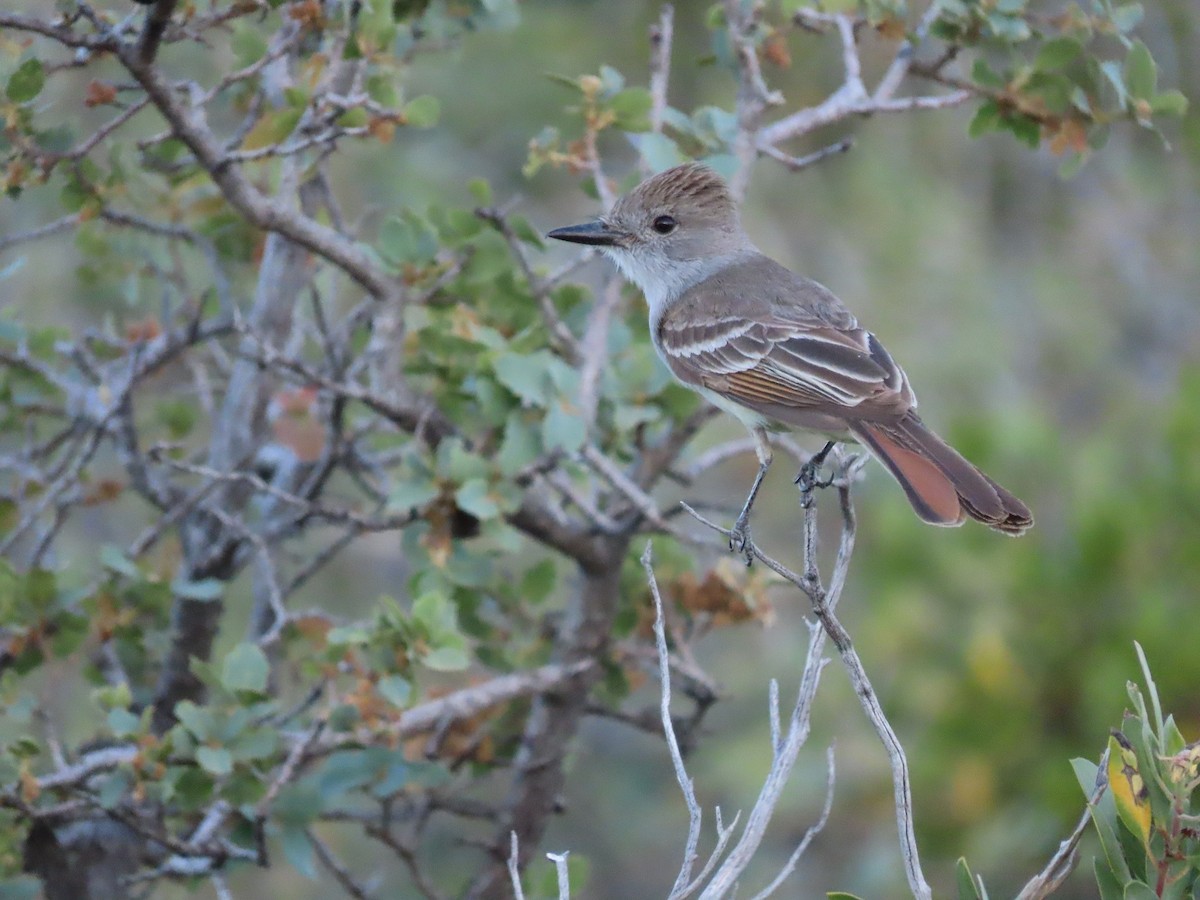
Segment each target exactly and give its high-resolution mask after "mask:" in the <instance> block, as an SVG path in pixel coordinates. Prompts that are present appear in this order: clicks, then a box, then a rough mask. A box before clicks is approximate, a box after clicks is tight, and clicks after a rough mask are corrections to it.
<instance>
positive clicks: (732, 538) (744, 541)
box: [729, 516, 754, 567]
mask: <svg viewBox="0 0 1200 900" xmlns="http://www.w3.org/2000/svg"><path fill="white" fill-rule="evenodd" d="M729 549H730V551H731V552H733V553H740V554H741V555H742V556H744V557H745V558H746V566H747V567H749V566H750V564H751V563H753V562H754V543H753V541H751V540H750V521H749V519H748V518H746V517H744V516H738V519H737V521H736V522H734V523H733V529H732V530H731V531H730V532H729Z"/></svg>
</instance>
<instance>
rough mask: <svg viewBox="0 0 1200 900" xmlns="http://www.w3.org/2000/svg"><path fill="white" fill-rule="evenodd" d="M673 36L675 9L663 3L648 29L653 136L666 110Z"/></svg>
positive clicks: (659, 126) (659, 128) (661, 123)
mask: <svg viewBox="0 0 1200 900" xmlns="http://www.w3.org/2000/svg"><path fill="white" fill-rule="evenodd" d="M674 35H675V7H673V6H672V5H671V4H670V3H664V4H663V8H662V11H661V12H660V13H659V15H658V23H657V24H655V25H653V26H651V28H650V130H651V131H652V132H654V133H655V134H658V133H660V132H661V131H662V126H663V113H664V112H666V109H667V84H668V80H669V78H670V70H671V43H672V41H673V39H674ZM647 174H648V173H647Z"/></svg>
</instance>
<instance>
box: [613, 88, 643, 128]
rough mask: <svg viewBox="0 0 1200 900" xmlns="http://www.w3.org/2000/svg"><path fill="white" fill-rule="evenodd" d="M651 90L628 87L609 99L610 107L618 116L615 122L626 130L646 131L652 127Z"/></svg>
mask: <svg viewBox="0 0 1200 900" xmlns="http://www.w3.org/2000/svg"><path fill="white" fill-rule="evenodd" d="M651 104H652V100H651V99H650V92H649V91H648V90H646V89H645V88H640V87H636V88H627V89H626V90H623V91H621V92H620V93H618V94H617V95H616V96H615V97H613V98H612V100H610V101H609V104H608V108H609V109H610V110H611V111H612V113H613V115H615V116H616V119H615V121H614V124H615V125H616V126H617V127H618V128H621V129H623V130H625V131H646V130H648V129H649V128H650V106H651Z"/></svg>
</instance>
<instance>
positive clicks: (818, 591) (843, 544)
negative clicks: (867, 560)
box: [684, 454, 932, 900]
mask: <svg viewBox="0 0 1200 900" xmlns="http://www.w3.org/2000/svg"><path fill="white" fill-rule="evenodd" d="M859 465H860V460H859V458H858V457H856V456H849V457H842V456H841V455H840V454H839V457H838V466H837V471H836V473H835V477H834V482H833V483H834V485H835V486H836V487H837V491H838V499H839V504H840V507H841V512H842V533H841V540H840V543H839V545H838V554H837V559H836V561H835V563H834V570H833V575H832V576H831V578H830V584H829V588H828V589H826V588H825V587H824V585H823V584H822V583H821V577H820V572H819V571H818V569H817V561H816V553H817V519H816V504H815V503H811V502H808V501H810V500H811V497H810V496H809V495H807V494H805V495H803V496H802V501H801V505H802V508H803V509H804V574H803V575H800V574H797V573H796V572H793V571H792V570H791V569H789V568H788V567H787V566H784V565H783V564H782V563H780V562H778V561H777V560H775V559H772V558H771V557H769V556H767V555H766V554H764V553H763V552H762V550H760V549H759V548H758V546H757V545H756V544H754V543H753V541H751V542H749V543H748V544H747V549H749V550H750V551H751V552H752V553H753V556H754V558H756V559H758V560H760V561H761V562H763V563H764V564H765V565H766V566H767V567H768V568H770V569H771V570H772V571H774V572H776V573H777V574H779V575H781V576H783V577H784V578H785V579H786V580H788V581H790V582H791V583H792V584H794V585H795V586H796V587H798V588H799V589H800V590H801V591H803V592H804V594H805V595H806V596H807V597H808V598H809V601H810V602H811V603H812V607H813V612H814V614H815V615H816V617H817V619H818V621H819V622H820V624H821V628H820V629H817V628H816V627H815V626H814V627H813V636H812V639H811V640H810V643H809V658H808V662H807V663H806V666H805V673H804V677H805V681H804V682H802V683H801V691H800V693H801V698H800V699H799V700H797V710H799V708H800V706H801V703H802V702H803V698H804V695H805V691H806V684H807V681H808V679H809V678H810V674H811V677H812V679H813V680H814V681H815V679H816V678H817V677H818V676H819V673H820V666H819V665H817V666H816V667H815V671H814V670H813V660H814V658H819V654H820V652H821V649H822V648H823V646H824V639H825V636H826V635H827V636H828V637H829V639H830V640H832V641H833V643H834V645H835V646H836V647H837V649H838V653H839V655H840V656H841V659H842V664H843V665H844V666H845V668H846V671H847V673H848V674H849V676H850V682H851V684H852V685H853V687H854V691H855V694H856V695H857V696H858V698H859V702H860V703H861V704H862V707H863V709H864V711H865V712H866V714H867V718H868V719H869V720H870V722H871V725H872V726H873V727H874V729H875V732H876V734H877V735H878V736H879V739H880V741H881V742H882V743H883V745H884V749H885V751H886V752H887V755H888V762H889V765H890V767H891V770H892V784H893V792H894V800H895V807H896V822H897V829H898V831H899V835H900V851H901V855H902V857H903V860H904V869H905V876H906V878H907V880H908V885H909V889H910V890H911V891H912V893H913V896H914V897H916V898H918V900H930V898H931V897H932V891H931V889H930V887H929V884H928V882H926V880H925V876H924V873H923V872H922V871H921V861H920V856H919V854H918V852H917V841H916V834H915V830H914V826H913V813H912V789H911V785H910V781H909V773H908V762H907V760H906V759H905V756H904V748H903V747H902V746H901V744H900V741H899V739H898V738H897V737H896V732H895V730H894V729H893V728H892V726H891V723H890V722H889V721H888V719H887V716H886V715H885V714H884V712H883V708H882V707H881V705H880V703H879V697H878V695H877V694H876V693H875V689H874V687H873V686H872V685H871V681H870V679H869V677H868V676H867V673H866V670H865V668H864V667H863V664H862V660H861V659H860V658H859V656H858V653H857V651H856V650H855V649H854V646H853V644H852V642H851V640H850V635H849V633H847V631H846V629H845V628H844V627H843V625H842V623H841V622H840V621H839V620H838V618H837V616H836V615H835V614H834V609H835V607H836V606H837V601H838V599H839V597H840V595H841V592H842V589H843V587H844V586H845V581H846V573H847V571H848V570H849V564H850V555H851V553H852V552H853V549H854V537H855V531H856V521H855V516H854V508H853V506H852V504H851V502H850V485H851V482H852V481H853V478H854V475H855V473H856V471H857V467H858V466H859ZM684 506H685V508H686V509H687V510H688V512H690V513H691V514H692V515H693V516H694V517H695V518H696V519H697V520H698V521H700V522H701V523H702V524H705V525H708V526H709V527H710V528H713V529H714V530H716V531H719V532H721V533H722V534H725V535H728V534H729V533H730V532H729V530H728V529H726V528H722V527H721V526H720V525H716V524H715V523H713V522H710V521H709V520H707V519H705V518H704V517H703V516H701V515H700V514H699V513H697V512H696V511H695V510H693V509H692V508H691V507H688V506H687V505H686V504H685V505H684ZM814 650H815V655H814ZM812 690H814V691H815V684H814V685H813V687H812ZM803 724H804V725H805V726H807V722H804V723H803ZM795 728H796V712H793V727H792V729H790V730H789V735H788V738H787V739H785V741H784V743H785V745H786V744H787V743H788V742H789V741H791V739H792V731H794V730H795ZM780 756H782V754H778V755H777V757H776V764H778V762H779V758H780ZM775 768H776V765H775V764H773V765H772V775H774V773H775ZM770 779H771V776H770V775H769V776H768V782H770ZM767 791H768V786H767V785H766V784H764V786H763V795H766V793H767ZM763 795H760V802H761V799H762V796H763ZM757 810H758V804H756V806H755V812H757ZM754 819H755V816H754V813H753V812H752V814H751V817H750V820H748V821H747V825H746V831H747V832H750V831H751V827H752V822H754ZM755 824H756V825H757V823H755ZM745 841H746V837H745V835H744V836H743V840H742V841H741V842H739V845H738V847H735V848H734V849H733V851H731V853H730V855H729V858H728V859H727V860H726V862H725V864H724V865H723V866H722V867H721V869H720V870H718V872H717V875H716V876H714V878H713V881H712V882H711V883H710V885H709V887H708V889H707V890H706V891H705V893H704V894H702V895H701V896H702V897H703V898H712V900H715V898H717V897H721V896H724V894H723V891H727V890H730V889H731V888H732V886H733V884H734V883H735V882H736V875H732V877H726V878H725V880H724V881H723V882H722V883H721V884H719V885H718V883H717V882H718V879H719V878H721V877H722V873H723V872H724V871H725V870H726V869H728V868H731V867H732V861H733V860H734V858H735V857H738V858H739V862H740V861H741V859H742V858H745V860H746V861H748V857H745V854H744V853H741V854H740V853H739V850H740V848H741V845H742V843H743V842H745ZM755 846H757V845H755ZM751 855H752V854H751ZM741 864H742V865H743V866H744V864H745V863H744V862H742V863H741ZM738 871H740V870H738ZM714 888H719V890H714Z"/></svg>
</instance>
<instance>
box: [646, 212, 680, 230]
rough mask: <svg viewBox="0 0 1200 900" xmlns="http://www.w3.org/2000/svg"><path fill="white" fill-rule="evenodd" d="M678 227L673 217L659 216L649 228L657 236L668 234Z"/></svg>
mask: <svg viewBox="0 0 1200 900" xmlns="http://www.w3.org/2000/svg"><path fill="white" fill-rule="evenodd" d="M678 226H679V223H678V222H676V221H675V217H674V216H659V217H658V218H657V219H655V220H654V223H653V224H652V225H651V226H650V227H651V228H653V229H654V230H655V231H657V232H658V233H659V234H670V233H671V232H672V231H674V230H675V229H676V228H677V227H678Z"/></svg>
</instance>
